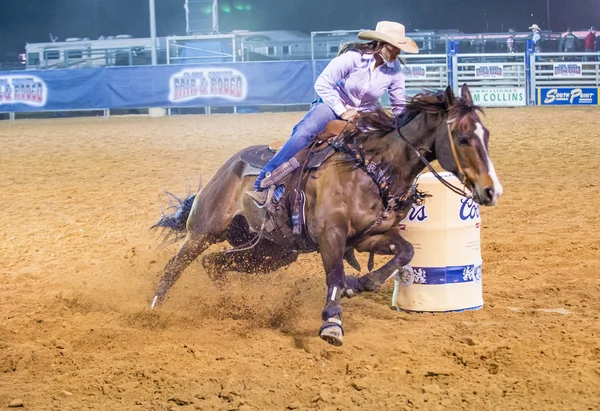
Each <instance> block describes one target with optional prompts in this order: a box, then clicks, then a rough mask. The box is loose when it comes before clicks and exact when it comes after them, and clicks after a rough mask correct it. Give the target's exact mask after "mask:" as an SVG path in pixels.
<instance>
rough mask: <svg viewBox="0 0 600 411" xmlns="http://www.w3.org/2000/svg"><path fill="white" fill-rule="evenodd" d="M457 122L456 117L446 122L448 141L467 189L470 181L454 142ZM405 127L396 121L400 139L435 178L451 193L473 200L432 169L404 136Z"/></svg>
mask: <svg viewBox="0 0 600 411" xmlns="http://www.w3.org/2000/svg"><path fill="white" fill-rule="evenodd" d="M455 122H456V117H452V118H449V119H448V120H447V121H446V125H447V128H448V139H449V140H450V147H451V148H452V156H453V157H454V162H455V163H456V166H457V168H458V179H459V180H460V182H461V183H462V184H463V187H466V185H467V181H468V180H467V178H466V174H465V173H464V170H463V168H462V166H461V164H460V160H459V159H458V155H457V153H456V147H455V144H454V140H453V139H452V132H453V131H454V123H455ZM405 125H406V124H403V125H400V124H399V123H398V120H396V132H397V133H398V137H400V138H401V139H402V140H403V141H404V142H405V143H406V145H407V146H408V147H410V148H411V149H412V150H413V151H414V152H415V153H417V156H418V157H419V159H420V160H421V162H422V163H423V164H425V167H427V168H428V169H429V171H431V173H432V174H433V175H434V176H435V178H437V179H438V180H439V181H440V183H442V184H443V185H444V186H445V187H446V188H448V189H449V190H450V191H452V192H453V193H455V194H458V195H459V196H462V197H466V198H471V197H472V195H471V194H468V193H467V192H466V191H465V190H464V189H461V188H459V187H456V186H455V185H454V184H452V183H450V182H449V181H448V180H446V179H444V177H442V176H441V175H440V174H439V173H438V172H437V171H435V169H434V168H433V167H432V165H431V163H430V162H429V161H427V159H426V158H425V157H424V156H423V154H421V152H420V151H419V150H418V149H416V148H415V146H413V145H412V144H411V143H410V142H409V141H408V140H407V139H406V137H404V135H402V132H401V131H400V129H401V128H402V127H404V126H405Z"/></svg>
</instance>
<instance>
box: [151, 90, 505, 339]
mask: <svg viewBox="0 0 600 411" xmlns="http://www.w3.org/2000/svg"><path fill="white" fill-rule="evenodd" d="M461 96H462V97H461V98H457V97H455V95H454V93H453V92H452V89H451V88H450V87H448V88H447V89H446V90H445V92H444V93H437V94H434V93H423V94H420V95H417V96H415V97H414V98H412V99H411V101H409V102H408V104H407V106H406V110H405V115H407V116H410V117H413V120H412V121H410V122H409V123H408V124H407V125H405V126H404V127H400V126H399V124H398V123H397V122H396V119H394V118H393V117H390V116H389V115H388V114H386V113H385V112H384V111H383V110H381V111H377V112H374V113H366V114H363V115H361V116H360V117H359V118H358V119H357V120H356V124H355V127H351V128H349V130H347V131H346V132H344V133H342V134H341V135H340V136H338V137H337V138H336V139H335V140H334V142H335V143H333V145H334V146H335V147H336V153H335V154H334V155H333V156H331V157H329V158H328V159H327V160H325V161H324V162H323V164H322V165H321V166H320V167H319V168H318V170H312V171H308V172H305V175H306V176H307V177H306V178H305V181H306V185H305V196H306V202H305V220H306V226H305V238H306V240H307V241H305V242H303V243H302V242H301V243H299V242H298V241H296V237H295V236H294V235H292V231H291V228H290V224H289V217H288V214H287V211H286V210H285V209H284V207H280V208H279V209H278V211H277V212H276V213H275V216H274V217H275V218H274V220H275V222H276V223H279V225H278V226H277V230H274V231H272V232H269V233H266V232H265V230H264V229H263V228H264V222H265V213H266V211H265V210H264V209H261V208H259V207H257V205H256V204H255V203H254V202H253V201H252V199H251V198H250V197H249V196H247V195H244V193H245V191H246V190H248V189H250V188H251V187H252V184H253V182H254V179H255V177H254V176H247V175H245V174H246V173H244V169H245V167H246V164H245V163H244V162H243V161H242V160H241V159H240V154H241V153H244V152H245V151H246V150H249V149H246V150H242V152H240V153H238V154H236V155H234V156H233V157H231V158H230V159H229V160H228V161H227V162H226V163H225V164H224V165H223V166H222V167H221V168H220V169H219V170H218V171H217V173H216V174H215V175H214V176H213V178H212V179H211V180H210V181H209V182H208V184H207V185H206V187H205V188H203V189H201V190H200V191H199V192H198V194H197V195H196V196H195V198H193V197H190V198H188V199H187V200H186V201H187V202H188V207H187V209H185V207H184V210H180V211H179V214H178V215H176V216H175V217H169V216H166V217H165V216H164V217H163V220H164V219H165V218H167V219H171V220H172V221H171V222H172V223H173V224H171V226H173V225H179V228H181V229H183V227H184V221H186V219H187V227H186V228H187V230H186V231H185V240H184V242H183V244H182V245H181V247H180V249H179V251H178V252H177V255H175V256H174V257H173V258H172V259H171V260H170V261H169V263H168V264H167V265H166V267H165V270H164V274H163V276H162V277H161V279H160V281H159V284H158V287H157V290H156V294H155V296H154V299H153V301H152V307H155V306H156V305H157V304H160V303H162V302H163V301H164V299H165V295H166V293H167V291H168V290H169V289H170V288H171V287H172V286H173V284H174V283H175V282H176V281H177V279H178V278H179V276H180V275H181V273H182V272H183V271H184V269H185V268H186V267H187V266H188V265H189V264H190V263H191V262H192V261H194V259H196V257H198V256H199V255H200V254H202V253H203V252H204V251H205V250H206V249H207V248H208V247H209V246H210V245H211V244H214V243H218V242H222V241H229V243H230V244H231V245H232V246H234V247H236V249H234V251H235V252H218V253H213V254H209V255H207V256H204V257H203V259H202V263H203V265H204V267H205V268H206V270H207V272H208V274H209V275H210V276H211V277H213V278H218V277H219V274H220V273H221V272H223V271H226V270H230V271H231V270H235V271H244V272H268V271H271V270H275V269H277V268H279V267H282V266H285V265H288V264H290V263H292V262H293V261H295V260H296V259H297V256H298V253H299V252H312V251H316V250H318V251H319V252H320V254H321V256H322V260H323V266H324V269H325V275H326V282H327V300H326V304H325V308H324V310H323V314H322V320H323V323H322V325H321V328H320V336H321V338H323V339H325V340H326V341H328V342H329V343H331V344H334V345H341V344H342V340H343V329H342V309H341V307H340V298H341V297H342V296H347V297H352V296H355V295H357V294H359V293H361V292H371V291H377V290H378V289H379V288H380V287H381V286H382V284H383V283H384V282H385V281H386V280H387V279H388V278H390V277H392V276H394V275H395V274H397V273H398V272H399V271H400V270H403V269H410V268H409V266H408V264H409V262H410V261H411V259H412V256H413V247H412V245H411V244H410V243H408V242H407V241H406V240H404V239H403V238H402V231H401V230H400V227H399V222H400V221H401V220H402V219H404V217H405V216H406V213H407V212H408V210H409V209H410V207H411V204H412V201H413V200H414V199H415V198H416V197H415V196H411V195H410V194H411V192H412V193H413V194H414V192H415V190H414V189H413V181H414V180H415V177H416V176H417V175H418V174H419V173H420V172H421V171H422V170H423V168H424V166H423V162H430V161H434V160H436V159H437V160H438V162H439V163H440V165H441V166H442V167H443V168H444V169H446V170H448V171H451V172H452V173H453V174H455V175H456V176H457V177H459V179H461V180H462V181H463V182H464V184H465V186H466V187H467V188H469V189H470V191H471V192H472V196H473V199H474V200H475V201H476V202H477V203H479V204H481V205H486V206H493V205H494V204H496V201H497V200H498V198H499V197H500V195H501V194H502V186H501V185H500V182H499V181H498V178H497V176H496V172H495V170H494V166H493V165H492V162H491V160H490V157H489V154H488V138H489V133H488V130H487V129H486V128H485V127H484V126H483V123H482V122H481V119H480V117H479V115H478V111H479V110H480V109H479V107H477V106H475V105H474V104H473V100H472V97H471V93H470V91H469V89H468V88H467V86H466V85H463V87H462V91H461ZM361 130H362V131H361ZM288 191H290V190H288ZM286 195H287V194H286ZM192 199H193V200H192ZM284 200H285V199H284ZM284 200H282V203H283V202H284ZM192 201H193V204H191V203H192ZM190 204H191V209H190ZM188 214H189V215H188ZM163 220H161V221H163ZM163 223H164V221H163ZM158 225H163V226H164V225H165V224H161V223H160V222H159V224H158ZM354 250H358V251H360V252H370V253H372V254H373V253H374V254H385V255H390V256H392V257H391V259H390V260H389V262H388V263H386V264H385V265H384V266H382V267H381V268H379V269H377V270H374V271H371V272H369V273H368V274H366V275H363V276H361V277H355V276H346V275H345V274H344V263H343V262H344V259H346V260H347V261H348V263H350V264H351V265H352V266H353V267H357V263H356V260H355V259H354V254H353V253H354ZM370 266H371V264H370ZM369 269H371V267H369ZM359 270H360V268H359Z"/></svg>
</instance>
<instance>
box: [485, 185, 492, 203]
mask: <svg viewBox="0 0 600 411" xmlns="http://www.w3.org/2000/svg"><path fill="white" fill-rule="evenodd" d="M483 194H484V195H485V198H486V200H492V199H493V198H494V188H493V187H488V188H486V189H484V190H483Z"/></svg>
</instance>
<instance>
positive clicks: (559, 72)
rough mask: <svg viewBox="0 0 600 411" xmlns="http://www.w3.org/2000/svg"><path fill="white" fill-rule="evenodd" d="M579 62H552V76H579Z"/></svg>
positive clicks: (580, 71)
mask: <svg viewBox="0 0 600 411" xmlns="http://www.w3.org/2000/svg"><path fill="white" fill-rule="evenodd" d="M582 75H583V68H582V66H581V63H554V77H581V76H582Z"/></svg>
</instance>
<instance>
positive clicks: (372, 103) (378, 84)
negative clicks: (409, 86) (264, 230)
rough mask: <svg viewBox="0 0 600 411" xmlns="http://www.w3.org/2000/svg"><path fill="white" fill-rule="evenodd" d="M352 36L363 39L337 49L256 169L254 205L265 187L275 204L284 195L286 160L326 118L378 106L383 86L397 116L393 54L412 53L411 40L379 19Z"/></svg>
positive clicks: (399, 76)
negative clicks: (301, 109) (279, 142)
mask: <svg viewBox="0 0 600 411" xmlns="http://www.w3.org/2000/svg"><path fill="white" fill-rule="evenodd" d="M358 38H359V39H361V40H369V42H368V43H350V44H347V45H346V46H344V47H342V49H341V50H340V52H339V54H338V56H337V57H336V58H334V59H333V60H332V61H331V62H329V64H328V65H327V67H325V70H323V72H322V73H321V75H319V77H318V78H317V81H316V82H315V85H314V87H315V90H316V92H317V94H318V95H319V99H318V100H317V101H315V102H313V104H312V107H311V109H310V110H309V111H308V113H307V114H306V115H305V116H304V118H302V120H300V122H299V123H298V124H296V126H295V127H294V129H293V130H292V135H291V136H290V138H289V140H288V141H287V142H286V143H285V145H284V146H283V147H282V148H281V149H280V150H279V152H278V153H277V154H276V155H275V157H273V158H272V159H271V161H269V162H268V163H267V164H266V165H265V166H264V167H263V169H262V170H261V172H260V174H259V175H258V178H257V179H256V182H255V183H254V189H255V191H248V192H247V194H248V195H249V196H250V197H252V199H253V200H254V201H255V202H256V203H258V204H261V205H262V204H264V203H265V202H266V201H267V198H268V192H267V190H266V188H269V190H271V189H274V191H273V197H272V198H273V201H274V202H279V200H280V199H281V197H282V196H283V194H284V190H285V188H284V186H283V185H281V184H280V183H281V181H283V179H284V178H285V177H286V175H288V174H289V173H290V172H291V171H293V170H294V169H295V168H297V166H298V163H297V162H292V161H289V160H290V159H292V157H293V156H295V155H296V153H298V152H299V151H300V150H302V149H303V148H305V147H307V146H308V145H309V144H310V143H311V142H312V141H313V139H314V138H315V136H316V135H317V134H318V133H319V132H321V131H322V130H323V129H324V128H325V126H326V125H327V123H329V122H330V121H331V120H335V119H342V120H346V121H353V120H354V118H355V117H356V115H357V114H358V112H360V111H371V110H374V109H376V108H377V107H380V103H379V98H380V97H381V96H382V95H383V93H384V91H385V90H387V91H388V94H389V96H390V101H391V103H392V112H393V113H394V114H395V115H396V116H398V115H400V114H401V113H402V112H403V111H404V104H405V94H404V93H405V91H404V74H403V72H402V67H401V64H400V61H399V60H398V55H399V54H400V51H404V52H406V53H418V52H419V47H418V46H417V43H415V41H414V40H412V39H411V38H409V37H406V35H405V29H404V26H403V25H402V24H400V23H395V22H391V21H380V22H379V23H377V27H376V28H375V30H367V31H363V32H360V33H359V34H358Z"/></svg>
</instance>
